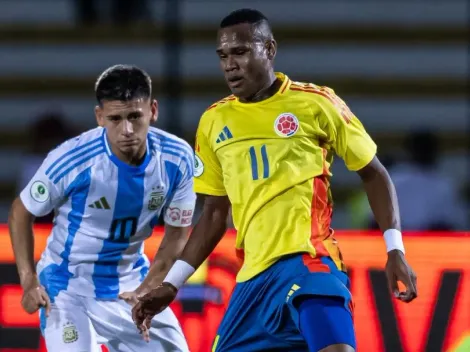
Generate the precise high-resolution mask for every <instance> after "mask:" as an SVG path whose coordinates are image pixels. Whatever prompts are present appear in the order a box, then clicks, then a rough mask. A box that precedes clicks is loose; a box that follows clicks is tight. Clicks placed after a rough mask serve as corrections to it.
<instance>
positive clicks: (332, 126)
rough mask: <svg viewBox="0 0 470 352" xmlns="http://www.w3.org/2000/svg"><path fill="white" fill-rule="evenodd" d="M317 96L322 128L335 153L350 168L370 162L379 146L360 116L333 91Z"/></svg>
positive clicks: (356, 169)
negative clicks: (367, 130) (365, 127)
mask: <svg viewBox="0 0 470 352" xmlns="http://www.w3.org/2000/svg"><path fill="white" fill-rule="evenodd" d="M322 96H323V97H321V98H319V99H318V103H319V105H320V107H321V110H322V113H321V117H320V118H321V119H322V125H323V128H324V130H325V132H326V134H327V136H328V144H330V145H331V146H332V148H333V150H334V151H335V153H336V154H337V155H338V156H339V157H340V158H342V159H343V160H344V162H345V164H346V167H347V168H348V169H349V170H350V171H358V170H360V169H362V168H363V167H365V166H366V165H367V164H369V163H370V162H371V161H372V159H373V158H374V156H375V155H376V153H377V145H376V144H375V143H374V141H373V140H372V138H371V137H370V136H369V134H368V133H367V132H366V130H365V129H364V126H363V125H362V123H361V122H360V121H359V119H358V118H357V117H356V116H355V115H354V114H353V113H352V112H351V110H349V108H348V106H347V105H346V104H345V103H344V102H343V101H342V100H341V99H340V98H339V97H338V96H336V95H335V94H334V93H333V92H332V90H329V89H328V90H325V91H324V94H322Z"/></svg>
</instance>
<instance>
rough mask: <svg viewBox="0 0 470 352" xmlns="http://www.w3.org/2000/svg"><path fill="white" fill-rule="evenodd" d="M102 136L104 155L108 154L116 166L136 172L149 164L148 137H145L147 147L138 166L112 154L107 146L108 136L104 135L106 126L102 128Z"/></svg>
mask: <svg viewBox="0 0 470 352" xmlns="http://www.w3.org/2000/svg"><path fill="white" fill-rule="evenodd" d="M102 137H103V143H104V145H105V147H106V155H108V157H109V159H111V161H112V162H113V163H114V164H115V165H116V166H117V167H118V168H121V169H126V170H128V171H131V172H137V173H140V172H143V171H145V169H146V168H147V165H148V164H149V162H150V159H151V155H150V149H149V140H148V137H147V141H146V143H147V147H146V150H145V159H144V161H143V162H142V163H141V164H140V165H139V166H134V165H129V164H127V163H125V162H123V161H122V160H120V159H119V158H118V157H117V156H116V155H114V154H113V152H112V150H111V147H110V146H109V142H108V137H107V135H106V128H103V135H102Z"/></svg>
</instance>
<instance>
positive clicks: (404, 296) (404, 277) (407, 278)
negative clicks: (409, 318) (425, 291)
mask: <svg viewBox="0 0 470 352" xmlns="http://www.w3.org/2000/svg"><path fill="white" fill-rule="evenodd" d="M385 272H386V274H387V279H388V284H389V286H390V289H391V290H392V292H393V294H394V295H395V297H396V298H397V299H399V300H401V301H403V302H406V303H408V302H411V301H412V300H414V299H415V298H416V297H418V289H417V282H416V281H417V278H416V274H415V272H414V271H413V269H412V268H411V267H410V266H409V264H408V263H407V261H406V259H405V255H404V254H403V252H402V251H400V250H397V249H395V250H392V251H390V252H389V253H388V260H387V265H386V266H385ZM399 281H400V282H402V283H403V284H404V285H405V288H406V290H405V291H404V292H400V290H399V288H398V282H399Z"/></svg>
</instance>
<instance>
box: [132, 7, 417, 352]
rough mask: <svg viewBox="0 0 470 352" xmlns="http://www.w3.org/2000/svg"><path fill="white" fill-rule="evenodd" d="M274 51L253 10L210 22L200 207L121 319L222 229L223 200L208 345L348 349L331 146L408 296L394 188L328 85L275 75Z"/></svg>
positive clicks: (146, 306)
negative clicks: (217, 85)
mask: <svg viewBox="0 0 470 352" xmlns="http://www.w3.org/2000/svg"><path fill="white" fill-rule="evenodd" d="M276 50H277V45H276V42H275V41H274V38H273V35H272V32H271V29H270V26H269V23H268V21H267V19H266V17H265V16H263V14H261V13H260V12H258V11H255V10H250V9H243V10H238V11H235V12H233V13H231V14H230V15H228V16H227V17H226V18H225V19H223V20H222V22H221V25H220V29H219V33H218V47H217V54H218V56H219V60H220V65H221V68H222V71H223V73H224V75H225V80H226V82H227V84H228V86H229V88H230V89H231V91H232V93H233V95H232V96H230V97H228V98H226V99H223V100H221V101H219V102H218V103H216V104H214V105H212V106H211V107H209V109H207V111H206V112H205V113H204V114H203V116H202V118H201V120H200V123H199V127H198V131H197V135H196V137H197V142H196V167H195V177H196V178H195V190H196V192H197V193H201V194H204V195H205V200H204V208H203V213H202V215H201V217H200V219H199V221H198V223H197V224H196V225H195V227H194V229H193V231H192V234H191V237H190V239H189V241H188V243H187V244H186V247H185V249H184V251H183V254H182V256H181V258H180V260H177V261H176V263H175V264H174V266H173V267H172V269H171V270H170V271H169V273H168V275H167V276H166V278H165V280H164V282H163V283H162V285H160V286H159V287H157V288H155V289H154V290H152V291H151V292H149V293H148V294H147V295H145V296H143V297H142V298H141V299H140V301H139V303H138V304H137V305H135V306H134V308H133V318H134V321H135V322H136V325H137V327H140V328H143V326H142V325H143V324H144V325H145V324H149V323H150V322H151V318H152V317H153V316H154V314H155V313H158V312H160V311H161V309H164V308H165V307H166V306H167V305H168V304H169V303H170V302H171V301H172V299H174V298H175V297H176V293H177V291H178V288H179V287H180V286H181V285H182V284H183V283H184V282H185V280H186V279H187V278H188V277H189V276H190V275H191V274H192V273H193V272H194V270H195V269H196V268H197V267H198V266H199V265H201V263H202V262H203V261H204V259H205V258H206V257H207V256H208V255H209V254H210V252H211V251H212V250H213V248H214V247H215V246H216V244H217V243H218V242H219V240H220V239H221V238H222V236H223V234H224V232H225V226H226V225H225V219H226V217H227V214H228V211H229V206H230V204H231V205H232V213H233V219H234V224H235V227H236V228H237V230H238V233H237V239H236V248H237V252H238V254H239V256H240V259H242V260H243V265H242V267H241V269H240V271H239V273H238V276H237V284H236V286H235V289H234V291H233V294H232V297H231V299H230V302H229V305H228V308H227V311H226V314H225V316H224V318H223V320H222V322H221V325H220V327H219V330H218V332H217V336H216V337H215V340H214V345H213V348H212V351H213V352H214V351H215V352H229V351H230V352H238V351H239V352H245V351H250V352H255V351H290V352H294V351H299V352H300V351H307V350H308V351H311V352H316V351H321V352H351V351H354V350H355V349H356V341H355V334H354V327H353V317H352V315H353V311H352V297H351V292H350V290H349V279H348V276H347V274H346V269H345V265H344V263H343V260H342V256H341V253H340V250H339V247H338V243H337V241H336V240H335V238H334V232H333V230H332V229H331V228H330V223H331V216H332V201H331V197H330V189H329V185H330V182H329V180H330V177H331V173H330V165H331V163H332V156H333V154H336V155H338V156H339V157H340V158H342V159H343V160H344V162H345V164H346V166H347V167H348V168H349V170H351V171H354V172H357V173H358V175H359V176H360V178H361V179H362V182H363V184H364V187H365V191H366V193H367V195H368V198H369V202H370V205H371V207H372V210H373V212H374V214H375V218H376V220H377V222H378V224H379V225H380V228H381V229H382V231H383V232H384V237H385V243H386V247H387V252H388V261H387V265H386V271H387V274H388V279H389V283H390V286H391V288H392V289H393V291H395V294H396V297H397V298H398V299H400V300H402V301H405V302H410V301H411V300H413V299H414V298H415V297H416V295H417V291H416V277H415V274H414V272H413V270H412V269H411V268H410V266H409V265H408V263H407V261H406V259H405V257H404V246H403V242H402V238H401V233H400V219H399V211H398V207H397V200H396V196H395V191H394V187H393V184H392V182H391V180H390V177H389V175H388V173H387V171H386V170H385V168H384V167H383V166H382V164H381V163H380V162H379V160H378V159H377V157H376V145H375V143H374V142H373V141H372V139H371V138H370V136H369V135H368V134H367V133H366V131H365V130H364V127H363V126H362V124H361V123H360V122H359V120H358V119H357V117H356V116H354V115H353V114H352V112H351V111H350V110H349V109H348V107H347V106H346V104H345V103H344V102H343V101H342V100H341V99H340V98H338V97H337V96H336V95H335V93H334V92H333V90H331V89H329V88H327V87H320V86H317V85H315V84H309V83H300V82H294V81H292V80H290V79H289V78H288V77H287V76H286V75H284V74H282V73H275V72H274V69H273V62H274V58H275V56H276ZM301 59H302V60H308V59H310V60H314V59H315V58H301ZM398 281H402V282H403V283H404V284H405V286H406V290H405V291H404V292H399V291H398V285H397V282H398Z"/></svg>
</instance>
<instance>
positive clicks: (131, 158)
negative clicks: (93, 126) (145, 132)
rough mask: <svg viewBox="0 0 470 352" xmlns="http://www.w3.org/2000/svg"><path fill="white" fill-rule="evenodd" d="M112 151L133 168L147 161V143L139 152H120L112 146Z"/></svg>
mask: <svg viewBox="0 0 470 352" xmlns="http://www.w3.org/2000/svg"><path fill="white" fill-rule="evenodd" d="M111 150H112V152H113V154H114V155H115V156H116V157H117V158H118V159H119V160H121V161H122V162H124V163H126V164H129V165H131V166H139V165H140V164H142V162H143V161H144V159H145V153H146V151H147V145H146V143H143V144H142V145H141V146H140V147H139V149H138V150H137V152H135V153H134V152H132V151H130V152H129V153H125V152H123V151H121V150H119V149H118V148H116V147H113V146H111Z"/></svg>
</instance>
